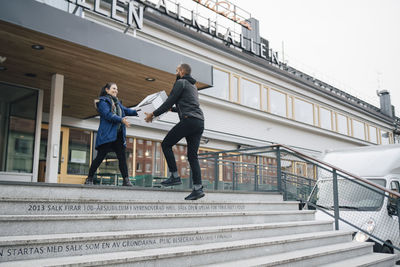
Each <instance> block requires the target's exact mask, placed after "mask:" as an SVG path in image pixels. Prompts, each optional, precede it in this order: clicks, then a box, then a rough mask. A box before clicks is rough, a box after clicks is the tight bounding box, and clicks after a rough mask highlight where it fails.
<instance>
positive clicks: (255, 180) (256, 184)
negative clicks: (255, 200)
mask: <svg viewBox="0 0 400 267" xmlns="http://www.w3.org/2000/svg"><path fill="white" fill-rule="evenodd" d="M257 189H258V177H257V164H254V191H257Z"/></svg>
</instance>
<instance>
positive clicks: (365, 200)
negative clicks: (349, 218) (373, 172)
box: [310, 179, 386, 211]
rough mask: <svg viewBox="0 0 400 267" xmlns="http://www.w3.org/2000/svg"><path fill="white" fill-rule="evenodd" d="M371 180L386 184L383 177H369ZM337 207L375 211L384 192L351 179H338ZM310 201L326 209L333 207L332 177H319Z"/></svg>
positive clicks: (380, 204)
mask: <svg viewBox="0 0 400 267" xmlns="http://www.w3.org/2000/svg"><path fill="white" fill-rule="evenodd" d="M370 181H371V182H373V183H376V184H379V185H381V186H383V187H385V186H386V181H385V180H383V179H370ZM338 194H339V208H340V209H341V210H358V211H377V210H380V209H381V207H382V204H383V200H384V192H383V191H382V192H377V191H373V190H371V189H369V186H367V187H364V186H362V185H360V184H358V183H357V182H355V181H353V180H347V179H338ZM310 202H311V203H313V204H315V205H317V206H319V207H322V208H326V209H332V208H333V206H334V205H333V183H332V179H321V180H319V181H318V183H317V184H316V186H315V188H314V190H313V192H312V193H311V196H310Z"/></svg>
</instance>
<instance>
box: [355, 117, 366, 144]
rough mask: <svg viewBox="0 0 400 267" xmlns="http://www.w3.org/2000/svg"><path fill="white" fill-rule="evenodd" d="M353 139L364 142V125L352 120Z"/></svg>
mask: <svg viewBox="0 0 400 267" xmlns="http://www.w3.org/2000/svg"><path fill="white" fill-rule="evenodd" d="M353 137H355V138H358V139H362V140H365V129H364V123H362V122H360V121H357V120H353Z"/></svg>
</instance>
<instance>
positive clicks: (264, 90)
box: [261, 87, 268, 110]
mask: <svg viewBox="0 0 400 267" xmlns="http://www.w3.org/2000/svg"><path fill="white" fill-rule="evenodd" d="M267 91H268V89H267V88H266V87H263V88H262V94H261V96H262V97H261V99H262V109H263V110H268V92H267Z"/></svg>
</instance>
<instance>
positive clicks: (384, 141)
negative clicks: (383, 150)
mask: <svg viewBox="0 0 400 267" xmlns="http://www.w3.org/2000/svg"><path fill="white" fill-rule="evenodd" d="M380 132H381V141H382V145H388V144H390V135H389V132H386V131H382V130H381V131H380Z"/></svg>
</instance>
